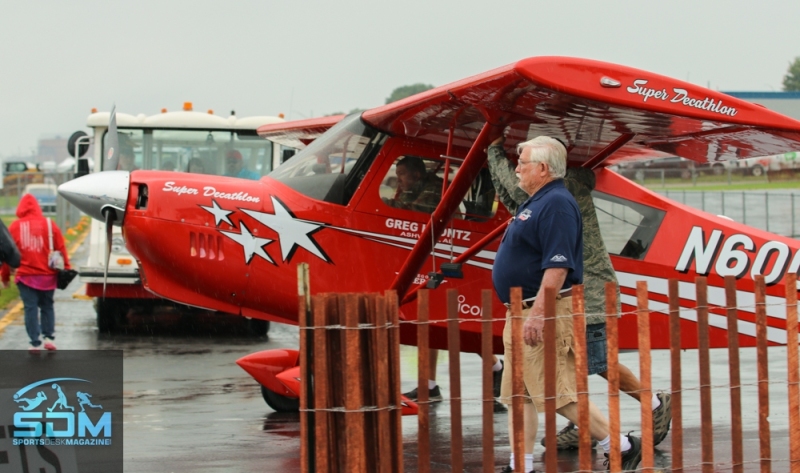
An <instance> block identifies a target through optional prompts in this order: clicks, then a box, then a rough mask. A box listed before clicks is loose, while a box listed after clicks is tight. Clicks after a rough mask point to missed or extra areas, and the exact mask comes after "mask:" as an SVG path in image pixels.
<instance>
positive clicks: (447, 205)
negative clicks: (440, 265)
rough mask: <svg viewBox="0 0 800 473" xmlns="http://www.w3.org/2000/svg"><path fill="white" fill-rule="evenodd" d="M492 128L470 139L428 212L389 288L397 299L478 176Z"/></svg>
mask: <svg viewBox="0 0 800 473" xmlns="http://www.w3.org/2000/svg"><path fill="white" fill-rule="evenodd" d="M492 128H493V125H492V124H490V123H489V122H488V121H487V122H486V123H484V124H483V127H482V128H481V132H480V133H479V134H478V138H477V139H476V140H475V142H474V143H472V148H470V150H469V153H467V157H466V158H465V159H464V163H463V164H462V165H461V167H460V168H459V170H458V173H457V174H456V176H455V178H454V179H453V182H452V183H451V184H450V186H449V187H448V188H447V191H446V192H445V193H444V195H443V196H442V200H441V201H440V202H439V205H438V206H436V210H434V211H433V214H431V219H430V221H429V222H428V225H426V226H425V230H423V232H422V235H420V238H419V240H417V244H416V245H414V248H413V249H412V250H411V253H409V255H408V258H406V261H405V263H403V266H402V267H401V268H400V272H399V273H398V274H397V277H396V278H395V280H394V282H393V283H392V289H393V290H395V291H397V297H398V299H400V300H403V299H404V298H405V296H406V293H407V292H408V289H409V287H411V283H412V282H413V281H414V277H415V276H416V275H417V273H418V272H419V270H420V268H422V265H423V264H424V263H425V258H427V257H428V255H429V254H430V252H431V250H432V249H433V241H436V240H439V237H441V236H442V233H444V230H445V229H446V228H447V225H448V224H449V223H450V220H451V219H452V218H453V213H454V212H455V211H456V209H458V205H459V203H460V202H461V201H462V200H463V199H464V196H465V195H467V190H469V186H470V184H472V181H473V180H475V178H476V177H477V176H478V173H479V172H480V169H481V167H482V166H483V163H484V162H486V154H485V153H484V152H483V149H484V148H485V147H486V146H487V145H488V143H489V135H490V133H491V130H492ZM434 269H436V268H434Z"/></svg>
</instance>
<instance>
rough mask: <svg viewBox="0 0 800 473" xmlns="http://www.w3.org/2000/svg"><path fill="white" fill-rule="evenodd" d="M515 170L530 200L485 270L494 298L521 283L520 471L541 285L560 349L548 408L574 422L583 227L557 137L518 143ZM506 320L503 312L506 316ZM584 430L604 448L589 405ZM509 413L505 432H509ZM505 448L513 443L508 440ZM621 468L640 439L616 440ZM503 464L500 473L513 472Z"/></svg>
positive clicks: (540, 388)
mask: <svg viewBox="0 0 800 473" xmlns="http://www.w3.org/2000/svg"><path fill="white" fill-rule="evenodd" d="M518 151H519V156H520V157H519V161H518V164H517V168H516V172H517V174H518V175H519V187H520V188H521V189H522V190H524V191H525V192H526V193H527V194H528V195H530V197H529V198H528V200H527V201H525V203H523V204H522V205H521V206H520V207H519V209H518V212H517V215H516V217H514V220H513V221H512V222H511V223H510V224H509V226H508V229H507V230H506V233H505V235H503V239H502V241H501V243H500V248H499V249H498V251H497V256H496V258H495V263H494V269H493V271H492V281H493V283H494V288H495V292H496V293H497V296H498V297H499V298H500V300H501V301H503V302H504V303H505V304H508V303H509V302H510V297H509V293H510V290H511V288H512V287H521V288H522V294H523V296H522V297H523V306H524V308H525V311H524V312H523V316H524V317H525V323H524V325H523V329H522V330H523V333H522V335H523V339H524V341H525V346H524V347H523V360H522V361H521V362H522V363H523V380H524V384H525V389H526V391H527V393H528V394H529V396H530V398H532V403H526V404H525V420H526V421H525V422H524V425H525V439H524V440H525V442H524V443H525V452H526V455H525V471H531V470H532V469H533V449H534V445H535V440H536V431H537V429H538V414H537V410H538V411H541V410H543V409H544V347H543V338H542V337H543V329H544V288H545V287H552V288H557V289H558V292H559V294H558V296H557V297H556V299H557V301H556V343H557V344H558V345H559V347H567V348H568V349H566V350H563V349H559V350H556V352H557V356H558V357H559V361H558V363H557V364H556V409H557V412H558V413H559V414H561V415H563V416H564V417H566V418H568V419H569V420H571V421H572V422H577V417H578V406H577V400H578V398H577V392H576V391H577V390H576V379H575V378H576V375H575V353H574V344H573V336H572V317H571V314H572V294H571V291H572V286H573V285H575V284H581V282H582V280H583V237H582V234H583V228H582V223H581V214H580V211H579V209H578V205H577V203H576V202H575V199H574V198H573V197H572V195H571V194H570V193H569V191H567V189H566V187H565V186H564V182H563V177H564V175H565V173H566V164H567V160H566V155H567V150H566V148H565V147H564V146H563V144H561V143H560V142H558V141H557V140H555V139H553V138H550V137H547V136H539V137H537V138H534V139H533V140H530V141H527V142H525V143H521V144H520V145H519V146H518ZM506 317H507V318H508V317H510V312H508V313H507V314H506ZM503 343H504V345H505V362H506V363H509V364H510V363H514V362H516V361H515V360H512V358H511V323H510V320H507V322H506V326H505V329H504V331H503ZM511 371H512V370H505V372H504V374H503V382H502V387H501V401H503V402H505V403H510V401H511ZM589 413H590V427H589V429H590V433H591V435H592V437H593V438H595V439H597V440H599V443H600V445H601V446H602V447H603V448H604V450H605V451H606V452H608V451H609V448H610V444H611V439H610V437H609V434H608V419H607V418H606V417H605V416H604V415H603V414H602V413H600V411H599V410H598V409H597V407H596V406H595V405H594V404H593V403H591V402H590V406H589ZM511 426H512V413H511V411H509V433H511V432H512V430H513V429H512V428H511ZM511 442H512V445H513V440H511ZM620 443H621V451H622V467H623V469H634V468H636V466H637V465H638V464H639V461H640V460H641V442H640V441H639V439H638V438H636V437H633V436H630V435H626V436H622V438H621V442H620ZM513 464H514V459H513V454H512V458H511V462H510V466H507V467H505V468H504V469H503V470H502V471H503V472H510V471H513Z"/></svg>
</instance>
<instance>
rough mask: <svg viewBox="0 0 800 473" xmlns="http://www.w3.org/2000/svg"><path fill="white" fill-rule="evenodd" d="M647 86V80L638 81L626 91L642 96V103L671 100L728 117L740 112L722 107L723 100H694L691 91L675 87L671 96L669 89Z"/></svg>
mask: <svg viewBox="0 0 800 473" xmlns="http://www.w3.org/2000/svg"><path fill="white" fill-rule="evenodd" d="M645 85H647V80H646V79H636V80H635V81H633V85H632V86H630V87H628V88H627V89H626V90H627V91H628V92H630V93H631V94H638V95H641V96H642V97H643V98H642V102H647V99H649V98H653V99H657V100H664V101H666V100H669V101H670V103H679V104H681V105H684V106H686V107H692V108H698V109H700V110H707V111H709V112H714V113H719V114H721V115H728V116H730V117H732V116H734V115H736V114H737V113H738V110H736V108H735V107H728V106H727V105H722V100H719V101H717V100H714V99H712V98H709V97H705V98H703V99H696V98H692V97H690V96H689V91H688V90H686V89H681V88H679V87H673V88H672V92H674V94H675V95H670V93H669V92H667V89H664V88H662V89H660V90H659V89H653V88H650V87H644V86H645Z"/></svg>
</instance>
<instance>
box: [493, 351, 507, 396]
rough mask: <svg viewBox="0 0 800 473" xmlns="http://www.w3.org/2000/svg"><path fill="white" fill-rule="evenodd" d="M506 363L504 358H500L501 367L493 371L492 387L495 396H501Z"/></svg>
mask: <svg viewBox="0 0 800 473" xmlns="http://www.w3.org/2000/svg"><path fill="white" fill-rule="evenodd" d="M505 367H506V365H505V363H503V360H500V369H499V370H498V371H493V372H492V388H493V391H494V393H493V394H494V397H500V385H501V384H503V370H504V369H505Z"/></svg>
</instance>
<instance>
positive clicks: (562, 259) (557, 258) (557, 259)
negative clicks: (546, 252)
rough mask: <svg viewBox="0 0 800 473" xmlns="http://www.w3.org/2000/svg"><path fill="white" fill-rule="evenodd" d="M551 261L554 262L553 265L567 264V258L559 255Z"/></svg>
mask: <svg viewBox="0 0 800 473" xmlns="http://www.w3.org/2000/svg"><path fill="white" fill-rule="evenodd" d="M550 261H552V262H553V263H565V262H566V261H567V257H566V256H564V255H560V254H559V255H555V256H553V257H552V258H550Z"/></svg>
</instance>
